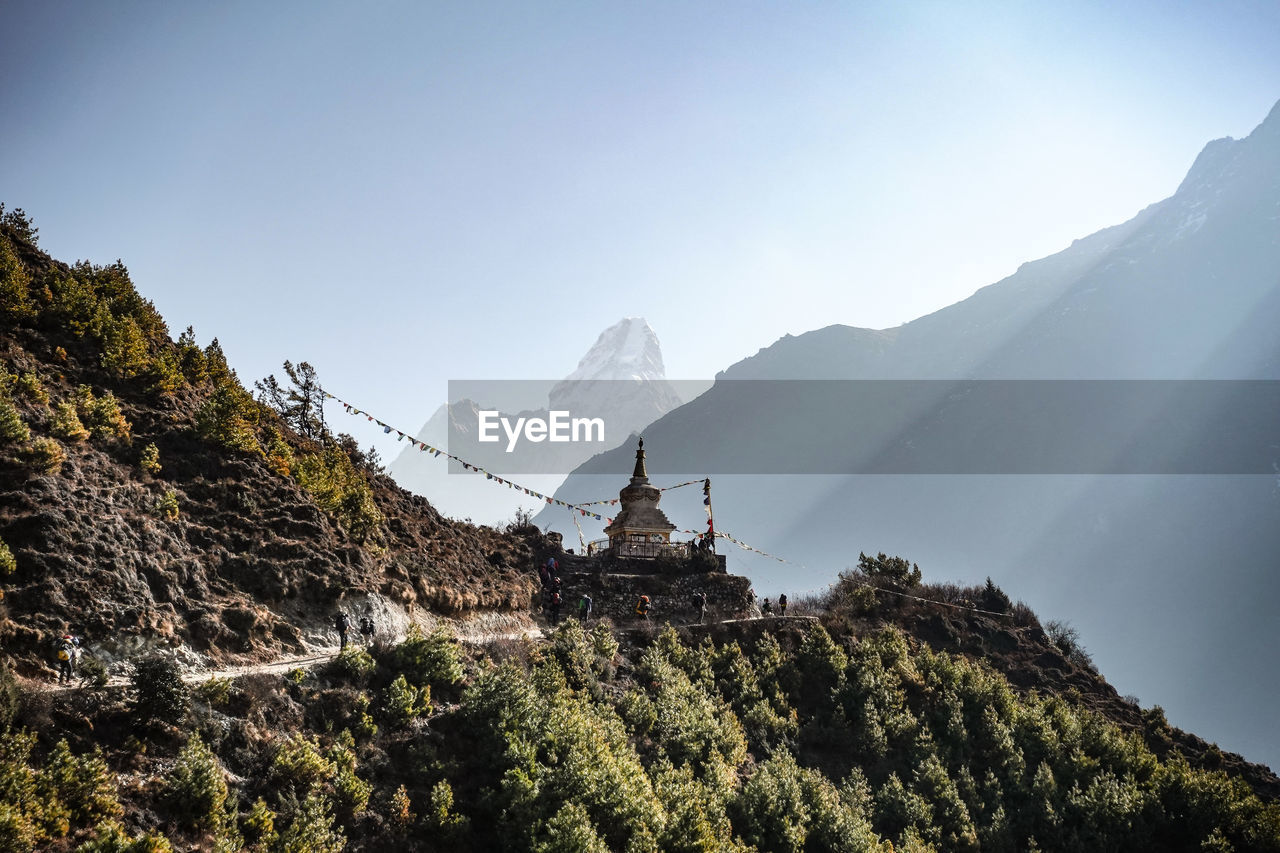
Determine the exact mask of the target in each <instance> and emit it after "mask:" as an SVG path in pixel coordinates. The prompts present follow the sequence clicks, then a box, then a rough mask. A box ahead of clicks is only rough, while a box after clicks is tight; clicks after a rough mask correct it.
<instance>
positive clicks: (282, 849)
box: [275, 794, 347, 853]
mask: <svg viewBox="0 0 1280 853" xmlns="http://www.w3.org/2000/svg"><path fill="white" fill-rule="evenodd" d="M346 844H347V839H346V838H345V837H344V836H343V834H342V827H338V828H336V829H335V828H334V826H333V812H332V808H331V806H330V804H329V801H328V799H327V798H326V797H325V796H324V795H323V794H310V795H308V796H307V798H306V799H305V800H303V801H302V805H301V806H300V807H299V809H298V812H297V814H296V815H295V816H294V818H293V820H292V821H291V822H290V823H289V826H288V827H287V828H286V829H285V831H284V832H283V833H281V834H280V840H279V842H278V846H276V848H275V850H276V851H278V853H341V851H342V848H344V847H345V846H346Z"/></svg>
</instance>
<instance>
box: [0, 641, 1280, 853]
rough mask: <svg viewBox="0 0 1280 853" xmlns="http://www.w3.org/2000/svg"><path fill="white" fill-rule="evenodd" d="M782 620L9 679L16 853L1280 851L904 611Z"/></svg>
mask: <svg viewBox="0 0 1280 853" xmlns="http://www.w3.org/2000/svg"><path fill="white" fill-rule="evenodd" d="M758 623H759V625H760V630H757V631H755V632H754V633H753V635H752V636H751V638H750V639H749V641H746V642H739V641H738V640H727V641H718V640H713V639H711V637H710V636H704V637H703V639H702V640H701V641H699V642H696V643H695V642H691V641H685V640H682V639H681V637H680V635H679V634H678V633H677V632H676V631H675V630H672V629H670V628H667V629H665V630H663V631H661V632H659V633H657V635H656V636H652V635H649V636H646V635H644V634H643V633H641V634H640V635H637V636H635V637H633V638H627V637H626V636H625V635H624V637H623V640H624V645H623V646H622V647H620V645H619V641H618V639H617V636H616V635H615V634H614V633H613V632H612V631H611V630H610V629H609V626H607V625H603V624H597V625H595V626H593V627H592V628H590V629H589V630H588V629H585V628H584V627H583V626H582V625H581V624H580V623H578V622H577V621H570V622H567V623H566V624H564V625H562V626H560V627H559V628H558V629H557V630H556V631H555V633H554V634H553V635H551V637H550V639H549V641H548V642H546V643H543V644H537V645H534V644H531V643H528V642H525V643H513V642H506V643H498V644H496V645H494V646H492V647H490V648H488V649H485V650H477V651H473V652H472V653H470V654H469V655H468V653H467V652H465V651H464V650H462V649H460V648H459V647H458V646H457V645H456V644H455V643H454V642H452V641H451V639H450V638H449V637H448V636H446V635H443V634H435V635H432V636H426V637H424V636H420V635H419V636H414V637H412V638H410V639H409V640H408V641H406V642H405V643H403V644H401V645H399V646H392V647H387V646H381V647H376V648H374V649H372V650H371V651H369V652H366V651H364V650H355V649H352V650H349V651H348V652H346V653H344V654H343V655H341V656H339V657H338V658H336V659H335V660H334V661H333V662H332V663H331V664H329V665H327V666H325V667H323V668H321V669H318V670H315V671H312V672H303V671H296V672H294V673H291V674H290V675H288V676H284V677H282V676H266V675H262V676H249V677H246V678H242V679H239V680H238V681H235V682H225V681H224V682H217V681H214V682H209V683H207V684H205V685H202V686H200V687H199V688H198V689H197V690H195V691H194V695H191V696H188V695H187V694H186V693H185V692H184V691H182V690H180V689H179V690H176V691H175V690H174V689H173V688H172V680H170V681H169V682H166V680H165V679H164V678H163V677H162V673H157V672H151V673H149V674H148V676H147V677H146V678H144V679H142V680H141V681H138V682H137V683H136V684H135V688H134V691H133V695H132V698H124V697H118V696H116V695H114V694H109V693H105V692H104V693H99V694H95V695H88V694H83V693H81V694H71V695H66V696H61V697H52V698H51V697H49V696H48V695H44V694H38V693H35V694H32V693H22V692H21V691H18V692H17V693H14V692H12V691H11V692H10V693H9V694H8V696H9V703H10V704H9V705H8V706H7V708H6V714H7V715H9V717H10V719H11V723H10V725H9V726H8V730H7V732H6V733H5V734H4V735H3V737H0V791H3V792H4V796H3V797H0V803H4V805H0V839H3V840H2V841H0V850H30V849H34V846H35V845H36V844H39V843H41V842H42V840H45V839H56V838H61V837H70V838H72V839H74V841H75V843H77V844H82V845H83V846H81V847H78V848H76V849H80V850H97V849H118V848H114V847H108V846H102V845H104V844H105V842H103V841H100V840H99V841H93V840H92V839H95V838H97V839H102V838H108V837H117V836H119V835H120V833H121V832H122V830H121V829H120V827H121V826H124V827H127V829H125V830H123V832H124V835H125V836H128V837H130V838H135V837H143V838H144V839H145V834H146V833H147V832H150V833H153V835H154V836H155V838H153V839H152V840H144V841H140V842H138V844H140V845H143V846H140V847H137V848H136V849H148V850H154V849H165V848H164V847H163V844H164V843H165V842H163V841H159V840H156V839H158V837H159V836H160V835H164V836H165V837H166V839H167V843H169V844H171V845H172V846H173V848H174V849H205V850H264V851H285V850H342V849H350V850H362V849H372V848H374V847H375V846H376V847H377V848H378V849H382V850H431V849H439V850H477V851H479V850H544V851H561V850H601V851H603V850H628V851H642V850H652V851H657V850H738V851H745V850H752V849H754V850H762V851H763V850H788V851H801V850H850V851H888V850H890V849H893V850H904V849H905V850H914V851H926V850H938V851H944V850H945V851H954V850H1008V851H1015V850H1016V851H1025V850H1045V851H1049V850H1071V851H1075V850H1080V851H1096V850H1160V851H1179V850H1188V851H1190V850H1196V851H1199V850H1278V849H1280V806H1277V805H1276V804H1275V803H1273V802H1265V801H1264V800H1262V799H1260V798H1259V797H1258V795H1257V794H1255V793H1254V792H1253V791H1252V790H1251V789H1250V788H1249V786H1248V785H1247V784H1246V783H1245V782H1244V781H1242V780H1241V779H1239V778H1238V777H1233V776H1231V775H1229V774H1227V773H1225V772H1223V771H1221V770H1217V771H1213V770H1203V769H1195V768H1192V767H1191V766H1190V765H1189V764H1188V763H1187V762H1186V761H1185V760H1184V759H1182V758H1181V757H1180V755H1178V754H1177V753H1176V752H1175V753H1170V754H1169V755H1168V756H1166V757H1165V758H1164V759H1161V758H1158V757H1157V756H1156V754H1155V753H1153V752H1152V751H1151V750H1150V749H1149V748H1148V747H1147V745H1146V743H1145V742H1144V738H1143V735H1142V734H1141V733H1139V732H1134V731H1126V730H1124V729H1122V728H1121V727H1120V726H1118V725H1116V724H1115V723H1112V722H1110V721H1108V720H1107V719H1105V718H1104V717H1103V716H1102V715H1101V714H1099V713H1097V712H1094V711H1091V710H1088V709H1086V708H1083V707H1081V706H1080V705H1078V704H1074V703H1072V702H1071V701H1069V700H1068V699H1066V698H1063V697H1057V696H1051V695H1044V694H1040V693H1035V692H1033V693H1029V694H1020V693H1019V692H1017V691H1016V690H1014V689H1013V688H1012V687H1011V686H1010V684H1009V683H1008V682H1007V680H1006V679H1005V678H1004V677H1003V676H1001V675H1000V674H998V673H996V672H995V671H993V670H992V669H991V668H990V667H988V666H987V665H985V664H983V663H981V662H974V661H970V660H968V659H966V658H964V657H962V656H957V655H952V654H949V653H946V652H938V651H934V650H931V649H930V648H929V647H928V646H927V645H922V644H918V643H914V642H912V641H911V640H910V638H908V637H906V636H905V635H904V634H903V633H902V632H901V631H900V630H898V629H896V628H893V627H886V628H882V629H879V630H875V631H872V632H870V633H867V634H864V635H861V636H859V635H857V634H855V633H852V632H847V633H837V634H834V635H833V634H832V633H829V632H828V631H827V630H826V629H825V628H824V627H822V625H821V624H820V623H817V622H808V623H804V622H798V621H796V622H788V621H782V620H758ZM166 684H169V685H170V686H168V687H166V686H165V685H166ZM157 693H159V694H160V696H161V698H162V700H163V701H157V699H156V696H155V695H154V694H157ZM175 701H176V702H177V706H176V708H175V706H174V702H175ZM157 709H163V710H157ZM94 845H99V846H94ZM129 849H135V848H129Z"/></svg>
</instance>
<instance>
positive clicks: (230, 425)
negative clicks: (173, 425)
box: [196, 379, 262, 454]
mask: <svg viewBox="0 0 1280 853" xmlns="http://www.w3.org/2000/svg"><path fill="white" fill-rule="evenodd" d="M231 382H234V380H231V379H228V380H227V383H226V384H220V385H218V387H217V388H215V389H214V391H213V393H212V394H210V395H209V398H208V399H207V400H205V402H204V405H202V406H201V407H200V409H199V411H197V412H196V432H197V433H198V434H199V435H200V437H201V438H205V439H208V440H209V441H215V442H217V443H218V444H221V445H222V446H223V447H229V448H231V449H232V450H239V451H241V452H243V453H252V454H261V453H262V448H261V447H259V446H258V436H257V426H258V414H259V413H258V404H257V403H255V402H254V401H253V398H252V397H250V396H249V395H248V393H246V392H245V390H244V389H243V388H241V387H240V386H239V385H233V384H230V383H231Z"/></svg>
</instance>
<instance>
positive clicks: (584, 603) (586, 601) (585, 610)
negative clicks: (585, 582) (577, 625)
mask: <svg viewBox="0 0 1280 853" xmlns="http://www.w3.org/2000/svg"><path fill="white" fill-rule="evenodd" d="M591 605H592V601H591V596H589V595H587V594H586V593H585V592H584V593H583V594H582V598H579V599H578V618H580V619H581V620H582V624H583V625H585V624H587V623H588V622H590V621H591Z"/></svg>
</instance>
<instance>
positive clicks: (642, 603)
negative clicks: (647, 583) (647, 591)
mask: <svg viewBox="0 0 1280 853" xmlns="http://www.w3.org/2000/svg"><path fill="white" fill-rule="evenodd" d="M636 615H637V616H639V617H640V618H641V619H643V620H644V621H645V622H648V621H649V596H647V595H642V596H640V600H639V601H637V602H636Z"/></svg>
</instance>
